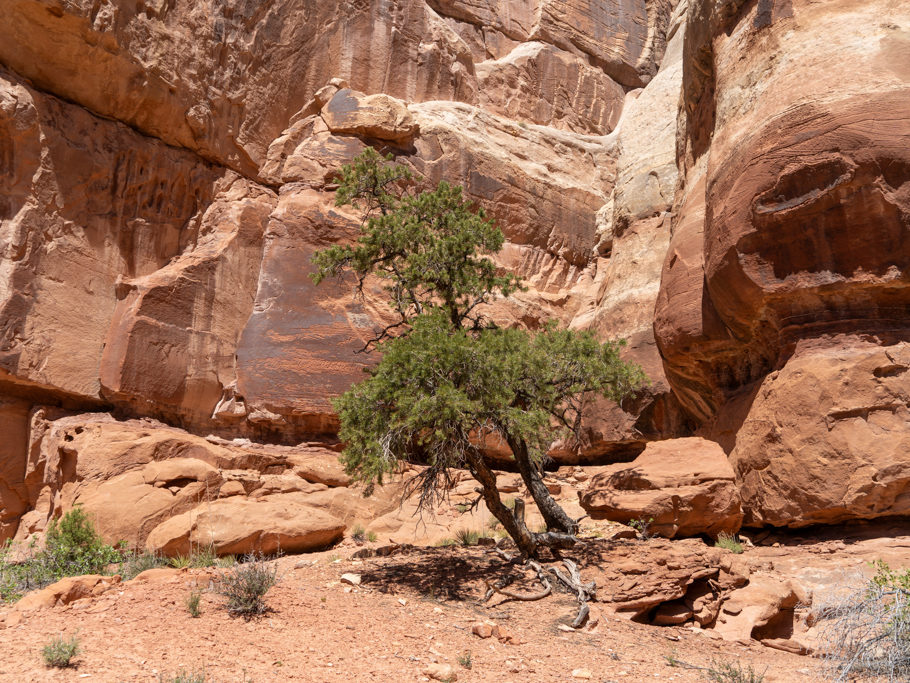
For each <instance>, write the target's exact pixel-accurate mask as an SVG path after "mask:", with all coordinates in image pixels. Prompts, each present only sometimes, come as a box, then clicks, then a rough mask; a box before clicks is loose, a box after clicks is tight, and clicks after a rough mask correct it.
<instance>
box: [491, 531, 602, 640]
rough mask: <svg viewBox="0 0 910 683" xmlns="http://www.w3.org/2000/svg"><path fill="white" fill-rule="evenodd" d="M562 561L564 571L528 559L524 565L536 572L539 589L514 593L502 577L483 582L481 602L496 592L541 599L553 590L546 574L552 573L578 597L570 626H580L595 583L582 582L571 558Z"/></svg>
mask: <svg viewBox="0 0 910 683" xmlns="http://www.w3.org/2000/svg"><path fill="white" fill-rule="evenodd" d="M493 551H494V552H496V553H497V554H498V555H499V556H500V557H501V558H503V559H504V560H505V561H506V562H512V561H513V560H514V558H512V557H510V556H509V555H507V554H506V553H505V552H503V551H502V550H501V549H499V548H493ZM562 563H563V564H564V565H565V567H566V572H563V571H562V570H560V569H559V568H558V567H553V568H549V569H544V567H543V565H541V564H540V562H538V561H536V560H532V559H529V560H527V561H526V562H525V566H526V567H528V568H529V569H532V570H534V573H535V574H537V580H538V581H539V582H540V584H541V586H543V588H542V589H541V590H540V591H538V592H536V593H516V592H513V591H510V590H506V589H505V587H506V586H507V585H509V584H510V583H511V581H510V580H507V579H503V580H501V581H499V582H498V584H493V583H490V582H489V581H486V582H485V583H486V586H487V592H486V594H485V595H484V597H483V600H481V602H487V601H488V600H489V599H490V598H492V597H493V596H494V595H495V594H497V593H498V594H499V595H504V596H506V597H507V598H510V599H512V600H521V601H525V602H529V601H532V600H542V599H544V598H545V597H547V596H548V595H550V594H551V593H552V592H553V586H552V584H551V583H550V579H549V576H548V574H552V575H553V576H555V577H556V578H557V579H558V580H559V582H560V583H562V584H564V585H565V586H566V588H568V589H569V590H570V591H571V592H573V593H575V596H576V598H577V599H578V603H579V607H578V614H577V616H576V617H575V619H574V620H573V621H572V628H581V627H582V626H583V625H584V624H585V622H586V621H587V620H588V616H589V615H590V613H591V608H590V607H589V606H588V601H589V600H594V599H595V591H596V585H595V583H594V582H593V581H589V582H587V583H583V582H582V580H581V575H580V574H579V573H578V565H577V564H575V563H574V562H573V561H572V560H566V559H564V560H563V561H562Z"/></svg>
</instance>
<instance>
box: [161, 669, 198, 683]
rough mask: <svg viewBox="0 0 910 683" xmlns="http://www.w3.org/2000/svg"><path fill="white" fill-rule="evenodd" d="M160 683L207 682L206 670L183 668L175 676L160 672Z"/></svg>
mask: <svg viewBox="0 0 910 683" xmlns="http://www.w3.org/2000/svg"><path fill="white" fill-rule="evenodd" d="M158 683H205V671H196V670H194V671H186V670H185V669H181V670H180V671H178V672H177V673H176V674H174V675H173V676H165V675H164V674H158Z"/></svg>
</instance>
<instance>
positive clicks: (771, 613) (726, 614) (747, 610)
mask: <svg viewBox="0 0 910 683" xmlns="http://www.w3.org/2000/svg"><path fill="white" fill-rule="evenodd" d="M800 595H802V591H801V590H800V589H799V588H798V587H797V586H794V585H793V584H792V583H791V582H788V581H781V580H778V579H776V578H772V577H770V576H763V575H760V574H754V575H752V577H750V579H749V585H747V586H745V587H743V588H739V589H737V590H735V591H733V592H732V593H731V594H730V595H729V596H728V597H727V598H726V600H724V602H723V606H722V607H721V610H720V614H718V616H717V622H716V623H715V625H714V631H715V632H716V633H718V634H720V635H721V636H722V637H723V638H724V640H735V641H748V640H750V639H751V638H754V639H756V640H763V639H764V638H781V637H784V638H788V637H789V633H792V632H793V619H794V614H793V610H794V608H795V607H796V606H797V604H799V602H800ZM788 631H789V633H788ZM784 633H787V635H786V636H782V634H784Z"/></svg>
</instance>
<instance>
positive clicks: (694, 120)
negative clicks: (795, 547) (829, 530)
mask: <svg viewBox="0 0 910 683" xmlns="http://www.w3.org/2000/svg"><path fill="white" fill-rule="evenodd" d="M884 14H887V15H888V17H889V20H888V21H887V22H882V21H881V17H882V16H883V15H884ZM908 20H910V14H908V12H907V11H906V9H903V8H902V9H900V10H895V8H893V7H892V5H891V4H889V3H886V2H870V3H863V4H862V5H857V4H855V3H849V2H834V3H826V4H825V5H824V7H821V6H819V5H816V4H813V3H811V2H801V1H799V0H793V1H792V2H763V3H757V4H755V3H753V4H750V5H744V3H742V2H734V1H731V2H721V3H715V2H707V1H704V2H693V3H690V7H689V11H688V19H687V23H686V41H685V47H684V51H683V94H682V100H681V105H682V107H681V110H680V118H679V126H678V137H677V143H678V144H677V153H678V162H679V167H680V171H681V174H682V181H681V188H680V191H679V192H678V193H677V197H676V201H675V206H676V207H677V209H676V210H677V215H676V217H675V219H674V232H673V236H672V238H671V243H670V249H669V252H668V254H667V258H666V261H665V263H664V270H663V276H662V282H661V291H660V295H659V297H658V302H657V307H656V311H655V325H654V327H655V334H656V338H657V342H658V345H659V347H660V350H661V354H662V356H663V359H664V364H665V369H666V376H667V378H668V380H669V382H670V386H671V387H672V389H673V392H674V394H675V396H676V397H677V399H678V400H679V402H680V403H681V405H682V406H683V407H684V408H685V410H686V412H687V413H688V414H689V416H690V417H691V418H692V420H693V422H694V423H695V425H700V427H701V432H700V433H703V434H705V435H708V436H709V437H710V438H713V439H714V440H716V441H718V442H719V443H721V444H722V445H723V446H724V448H725V449H726V450H727V452H728V453H730V455H731V460H732V462H733V464H734V468H735V470H736V474H737V482H738V483H739V484H740V486H741V490H742V495H743V507H744V511H745V520H746V521H745V523H746V524H749V525H756V526H760V525H766V524H772V525H777V526H803V525H808V524H813V523H829V522H836V521H846V520H851V519H871V518H875V517H884V516H891V515H906V514H907V511H906V499H907V496H908V495H910V482H908V481H907V478H906V468H907V456H906V449H905V447H904V445H903V444H905V443H906V441H907V438H908V435H910V431H908V426H910V422H908V421H907V419H906V414H907V410H908V401H907V396H906V391H905V386H904V385H905V384H906V382H905V380H904V379H903V378H902V375H903V371H902V370H901V369H900V368H901V367H903V365H904V364H905V361H904V360H901V359H902V358H903V357H904V356H905V349H904V347H905V346H906V341H907V339H908V338H910V327H908V324H907V321H908V320H910V318H908V316H907V313H908V306H910V289H908V288H907V287H906V275H907V272H908V269H910V251H908V248H910V247H908V244H910V243H908V242H907V234H908V229H910V203H908V197H910V195H908V191H910V175H908V172H907V169H910V159H908V156H907V149H906V145H902V144H901V143H900V142H899V140H902V139H905V138H906V136H907V135H908V133H910V118H908V116H907V112H908V105H910V88H908V85H907V82H908V81H907V71H906V68H905V67H904V66H903V65H904V64H906V55H907V45H908V44H910V42H908V38H907V34H906V28H905V26H906V24H907V21H908ZM846 26H849V27H850V29H849V31H846V30H842V27H846ZM858 31H861V32H863V34H864V35H866V39H865V40H864V41H862V42H861V43H850V42H849V41H847V40H846V38H845V36H846V35H847V34H848V33H849V34H852V35H856V34H857V32H858ZM810 54H811V58H809V55H810ZM781 55H788V58H787V59H786V60H784V61H785V62H787V63H786V64H784V61H781V59H780V57H781ZM844 60H848V61H849V62H850V64H851V69H850V73H849V75H848V76H846V77H845V75H844V73H842V72H841V71H840V70H838V69H834V68H829V65H830V64H832V63H835V62H837V63H843V61H844ZM795 64H800V67H799V68H797V67H795V66H794V65H795ZM895 359H897V360H895ZM873 434H875V437H874V440H873V436H872V435H873Z"/></svg>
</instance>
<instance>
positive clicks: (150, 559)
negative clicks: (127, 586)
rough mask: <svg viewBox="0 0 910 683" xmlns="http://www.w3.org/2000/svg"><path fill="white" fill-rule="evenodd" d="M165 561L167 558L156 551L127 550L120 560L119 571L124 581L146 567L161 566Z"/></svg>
mask: <svg viewBox="0 0 910 683" xmlns="http://www.w3.org/2000/svg"><path fill="white" fill-rule="evenodd" d="M167 563H168V562H167V560H166V559H165V558H164V557H162V556H161V555H159V554H158V553H153V552H150V551H148V550H141V551H140V550H138V549H135V550H132V551H129V552H128V553H127V554H126V556H125V557H124V558H123V559H122V560H121V562H120V569H119V572H120V576H121V577H123V580H124V581H129V580H130V579H134V578H136V577H137V576H139V575H140V574H141V573H142V572H144V571H146V570H147V569H155V568H157V567H163V566H165V565H166V564H167Z"/></svg>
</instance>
